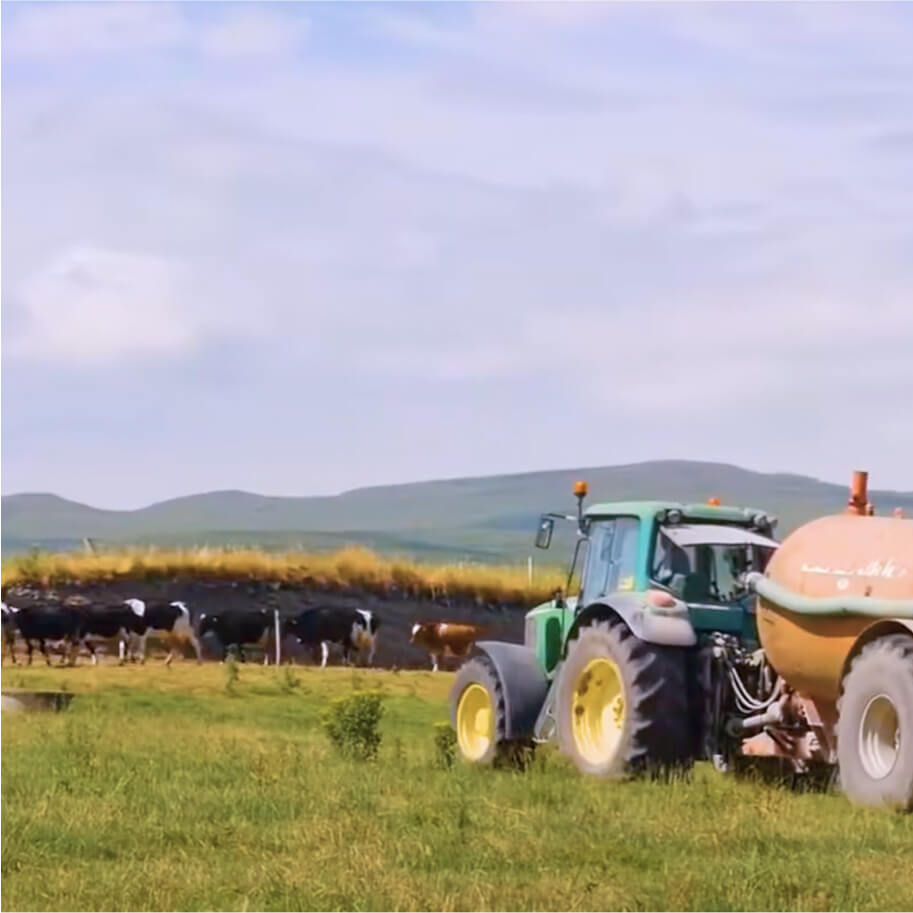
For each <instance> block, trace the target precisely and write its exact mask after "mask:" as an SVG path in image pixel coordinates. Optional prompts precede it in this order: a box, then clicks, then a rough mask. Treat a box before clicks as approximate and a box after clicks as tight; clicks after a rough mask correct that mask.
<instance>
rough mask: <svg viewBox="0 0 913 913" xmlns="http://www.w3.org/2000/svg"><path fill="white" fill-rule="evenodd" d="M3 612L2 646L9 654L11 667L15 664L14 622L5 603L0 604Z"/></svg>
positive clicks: (10, 611)
mask: <svg viewBox="0 0 913 913" xmlns="http://www.w3.org/2000/svg"><path fill="white" fill-rule="evenodd" d="M0 607H2V611H3V646H4V647H6V650H7V651H8V652H9V655H10V659H11V660H12V661H13V665H15V664H16V662H17V660H16V622H15V620H14V619H13V613H12V610H11V609H10V607H9V606H8V605H7V604H6V603H5V602H0Z"/></svg>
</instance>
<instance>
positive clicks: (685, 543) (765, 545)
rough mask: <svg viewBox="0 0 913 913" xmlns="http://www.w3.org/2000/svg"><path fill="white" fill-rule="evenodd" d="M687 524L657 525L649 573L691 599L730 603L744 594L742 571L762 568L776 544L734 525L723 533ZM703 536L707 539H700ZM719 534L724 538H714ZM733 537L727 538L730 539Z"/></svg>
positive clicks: (664, 584)
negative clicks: (725, 533)
mask: <svg viewBox="0 0 913 913" xmlns="http://www.w3.org/2000/svg"><path fill="white" fill-rule="evenodd" d="M686 529H687V528H685V527H678V528H675V527H673V528H671V529H666V528H664V529H661V530H660V531H659V534H658V535H657V537H656V545H655V548H654V550H653V567H652V570H651V577H652V579H653V580H654V581H656V582H657V583H659V584H660V585H662V586H664V587H666V588H667V589H669V590H671V591H672V592H673V593H675V595H677V596H678V597H679V598H680V599H684V600H685V602H689V603H731V602H736V601H738V600H740V599H742V598H743V597H744V596H745V595H747V590H746V589H745V586H744V584H743V583H742V575H743V574H744V573H745V572H746V571H763V570H764V568H765V567H766V566H767V562H768V560H769V559H770V556H771V555H772V554H773V551H774V549H775V548H776V545H777V543H776V542H774V541H773V540H768V539H765V538H764V537H762V536H759V535H757V534H755V533H751V532H745V531H740V530H735V529H733V530H732V531H731V535H729V536H728V537H727V536H723V535H721V534H719V533H718V532H717V533H715V532H714V531H715V530H716V529H718V528H716V527H710V526H708V527H707V528H706V529H705V530H700V529H699V528H694V527H692V528H691V529H697V532H696V533H695V534H691V535H689V534H685V532H684V531H685V530H686ZM701 538H706V539H707V540H708V541H703V542H702V541H700V539H701ZM719 539H723V540H724V541H717V540H719ZM728 540H731V541H728Z"/></svg>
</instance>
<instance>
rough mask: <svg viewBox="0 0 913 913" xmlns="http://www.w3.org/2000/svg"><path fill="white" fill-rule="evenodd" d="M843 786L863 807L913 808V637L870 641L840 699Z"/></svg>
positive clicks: (854, 664) (855, 662)
mask: <svg viewBox="0 0 913 913" xmlns="http://www.w3.org/2000/svg"><path fill="white" fill-rule="evenodd" d="M837 713H838V720H837V762H838V764H839V766H840V786H841V788H842V789H843V791H844V792H845V793H846V795H847V797H848V798H849V799H850V800H851V801H853V802H857V803H859V804H860V805H885V806H890V807H894V808H898V809H901V810H903V811H913V637H909V636H908V635H906V634H891V635H888V636H886V637H879V638H878V639H877V640H874V641H872V642H871V643H869V644H866V646H865V647H863V648H862V651H861V652H860V654H859V655H858V656H857V657H856V658H855V659H854V660H853V662H852V664H851V665H850V671H849V672H848V673H847V675H846V677H845V678H844V680H843V693H842V694H841V695H840V700H839V701H838V702H837Z"/></svg>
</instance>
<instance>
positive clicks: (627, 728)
mask: <svg viewBox="0 0 913 913" xmlns="http://www.w3.org/2000/svg"><path fill="white" fill-rule="evenodd" d="M556 698H557V700H556V710H557V715H558V745H559V747H560V748H561V750H562V751H563V752H564V753H565V754H566V755H568V756H569V757H570V758H571V759H572V760H573V761H574V763H575V764H576V765H577V767H578V769H580V770H581V771H583V772H584V773H589V774H596V775H599V776H605V777H622V776H624V775H626V774H631V773H646V772H659V771H660V770H662V771H666V772H668V771H671V770H672V769H674V768H680V767H684V766H686V765H687V764H688V763H689V762H690V760H691V751H690V750H689V742H690V729H689V725H688V696H687V689H686V687H685V663H684V658H683V656H682V652H681V651H680V650H676V649H675V648H672V647H662V646H657V645H655V644H649V643H646V642H645V641H642V640H640V639H639V638H638V637H635V636H634V634H632V633H631V631H630V630H629V629H628V628H627V626H626V625H625V624H624V623H623V622H621V621H619V620H611V621H600V622H597V623H595V624H593V625H591V626H589V627H586V628H583V629H581V631H580V633H579V635H578V636H577V638H576V639H575V640H574V641H573V642H572V643H571V645H570V647H569V649H568V654H567V659H565V661H564V664H563V666H562V668H561V673H560V678H559V681H558V692H557V695H556Z"/></svg>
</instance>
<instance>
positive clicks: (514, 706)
mask: <svg viewBox="0 0 913 913" xmlns="http://www.w3.org/2000/svg"><path fill="white" fill-rule="evenodd" d="M475 646H476V649H477V650H478V651H479V652H481V653H484V654H485V656H487V657H488V659H490V660H491V663H492V665H493V666H494V667H495V671H496V672H497V674H498V678H499V679H500V680H501V687H502V688H503V689H504V715H505V717H506V720H505V722H506V726H505V737H506V738H507V739H510V740H513V739H527V738H532V735H533V726H534V725H535V723H536V717H538V715H539V710H540V709H541V708H542V704H543V702H544V701H545V695H546V692H547V691H548V685H549V682H548V679H547V678H546V677H545V673H544V672H543V671H542V668H541V667H540V665H539V663H538V661H537V660H536V654H535V653H534V652H533V651H532V650H531V649H530V648H529V647H524V646H523V645H522V644H511V643H503V642H502V641H496V640H484V641H479V642H478V643H476V645H475Z"/></svg>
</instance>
